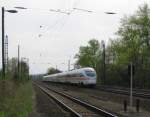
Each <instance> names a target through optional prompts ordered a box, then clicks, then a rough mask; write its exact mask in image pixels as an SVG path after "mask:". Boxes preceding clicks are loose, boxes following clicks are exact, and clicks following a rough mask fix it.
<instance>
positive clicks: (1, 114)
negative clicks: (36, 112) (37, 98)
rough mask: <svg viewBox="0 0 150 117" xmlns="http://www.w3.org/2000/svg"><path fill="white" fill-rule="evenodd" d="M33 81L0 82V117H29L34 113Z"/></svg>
mask: <svg viewBox="0 0 150 117" xmlns="http://www.w3.org/2000/svg"><path fill="white" fill-rule="evenodd" d="M32 92H33V90H32V84H31V81H28V82H25V83H16V82H13V81H9V80H6V81H5V83H4V82H2V81H0V117H28V114H29V113H30V112H31V111H32V108H33V106H32V105H33V104H32V100H33V99H32Z"/></svg>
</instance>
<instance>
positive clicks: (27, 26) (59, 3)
mask: <svg viewBox="0 0 150 117" xmlns="http://www.w3.org/2000/svg"><path fill="white" fill-rule="evenodd" d="M144 3H148V4H149V3H150V0H0V6H1V7H2V6H4V7H5V9H14V8H13V7H26V8H28V9H26V10H23V9H18V13H17V14H10V13H7V12H5V33H6V34H7V35H8V36H9V58H11V57H16V56H17V45H18V44H19V45H20V49H21V50H20V52H21V57H27V58H29V59H30V73H34V74H35V73H45V72H46V70H47V68H48V67H51V66H52V67H56V66H57V68H58V69H61V70H64V71H65V70H67V62H68V60H69V59H70V60H71V63H72V64H73V63H74V61H75V60H74V55H75V54H76V53H77V52H78V50H79V47H80V46H81V45H86V44H87V42H88V40H90V39H91V38H96V39H98V40H99V41H100V42H101V40H105V42H106V43H108V41H109V38H113V37H115V35H114V33H115V32H116V31H117V29H118V27H119V25H120V18H122V17H123V16H124V15H132V14H133V13H134V12H135V11H136V10H137V9H138V6H139V5H142V4H144ZM74 7H76V8H81V9H86V10H90V11H93V12H92V13H88V12H83V11H77V10H76V11H73V12H72V13H71V14H70V15H66V14H63V13H56V12H50V11H49V10H50V9H55V10H57V9H61V10H62V11H65V12H70V11H72V9H73V8H74ZM107 11H111V12H116V13H117V14H116V15H107V14H105V13H104V12H107ZM0 15H1V14H0ZM0 21H1V19H0ZM40 26H42V27H40ZM0 27H1V25H0ZM0 34H1V31H0ZM39 35H40V36H39ZM0 43H1V41H0ZM0 55H1V50H0ZM0 61H1V58H0ZM0 64H1V62H0Z"/></svg>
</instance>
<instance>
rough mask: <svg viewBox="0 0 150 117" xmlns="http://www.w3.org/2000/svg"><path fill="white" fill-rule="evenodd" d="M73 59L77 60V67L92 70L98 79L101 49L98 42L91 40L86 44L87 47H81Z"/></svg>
mask: <svg viewBox="0 0 150 117" xmlns="http://www.w3.org/2000/svg"><path fill="white" fill-rule="evenodd" d="M75 58H77V62H76V64H77V65H80V66H81V67H92V68H94V69H95V70H96V71H97V74H98V77H99V71H100V65H99V64H100V61H101V49H100V44H99V42H98V40H96V39H92V40H90V41H89V42H88V45H87V46H81V47H80V49H79V53H78V54H76V56H75Z"/></svg>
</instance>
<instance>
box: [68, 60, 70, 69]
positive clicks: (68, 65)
mask: <svg viewBox="0 0 150 117" xmlns="http://www.w3.org/2000/svg"><path fill="white" fill-rule="evenodd" d="M68 71H70V59H69V60H68Z"/></svg>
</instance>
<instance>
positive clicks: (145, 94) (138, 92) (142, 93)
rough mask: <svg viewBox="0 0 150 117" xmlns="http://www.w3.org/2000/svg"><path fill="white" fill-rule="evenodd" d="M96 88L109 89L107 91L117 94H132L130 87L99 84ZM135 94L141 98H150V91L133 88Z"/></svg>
mask: <svg viewBox="0 0 150 117" xmlns="http://www.w3.org/2000/svg"><path fill="white" fill-rule="evenodd" d="M96 89H98V90H102V91H107V92H112V93H117V94H123V95H130V89H129V88H116V87H108V86H97V87H96ZM133 96H134V97H139V98H145V99H150V91H148V90H146V91H145V90H138V89H133Z"/></svg>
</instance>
